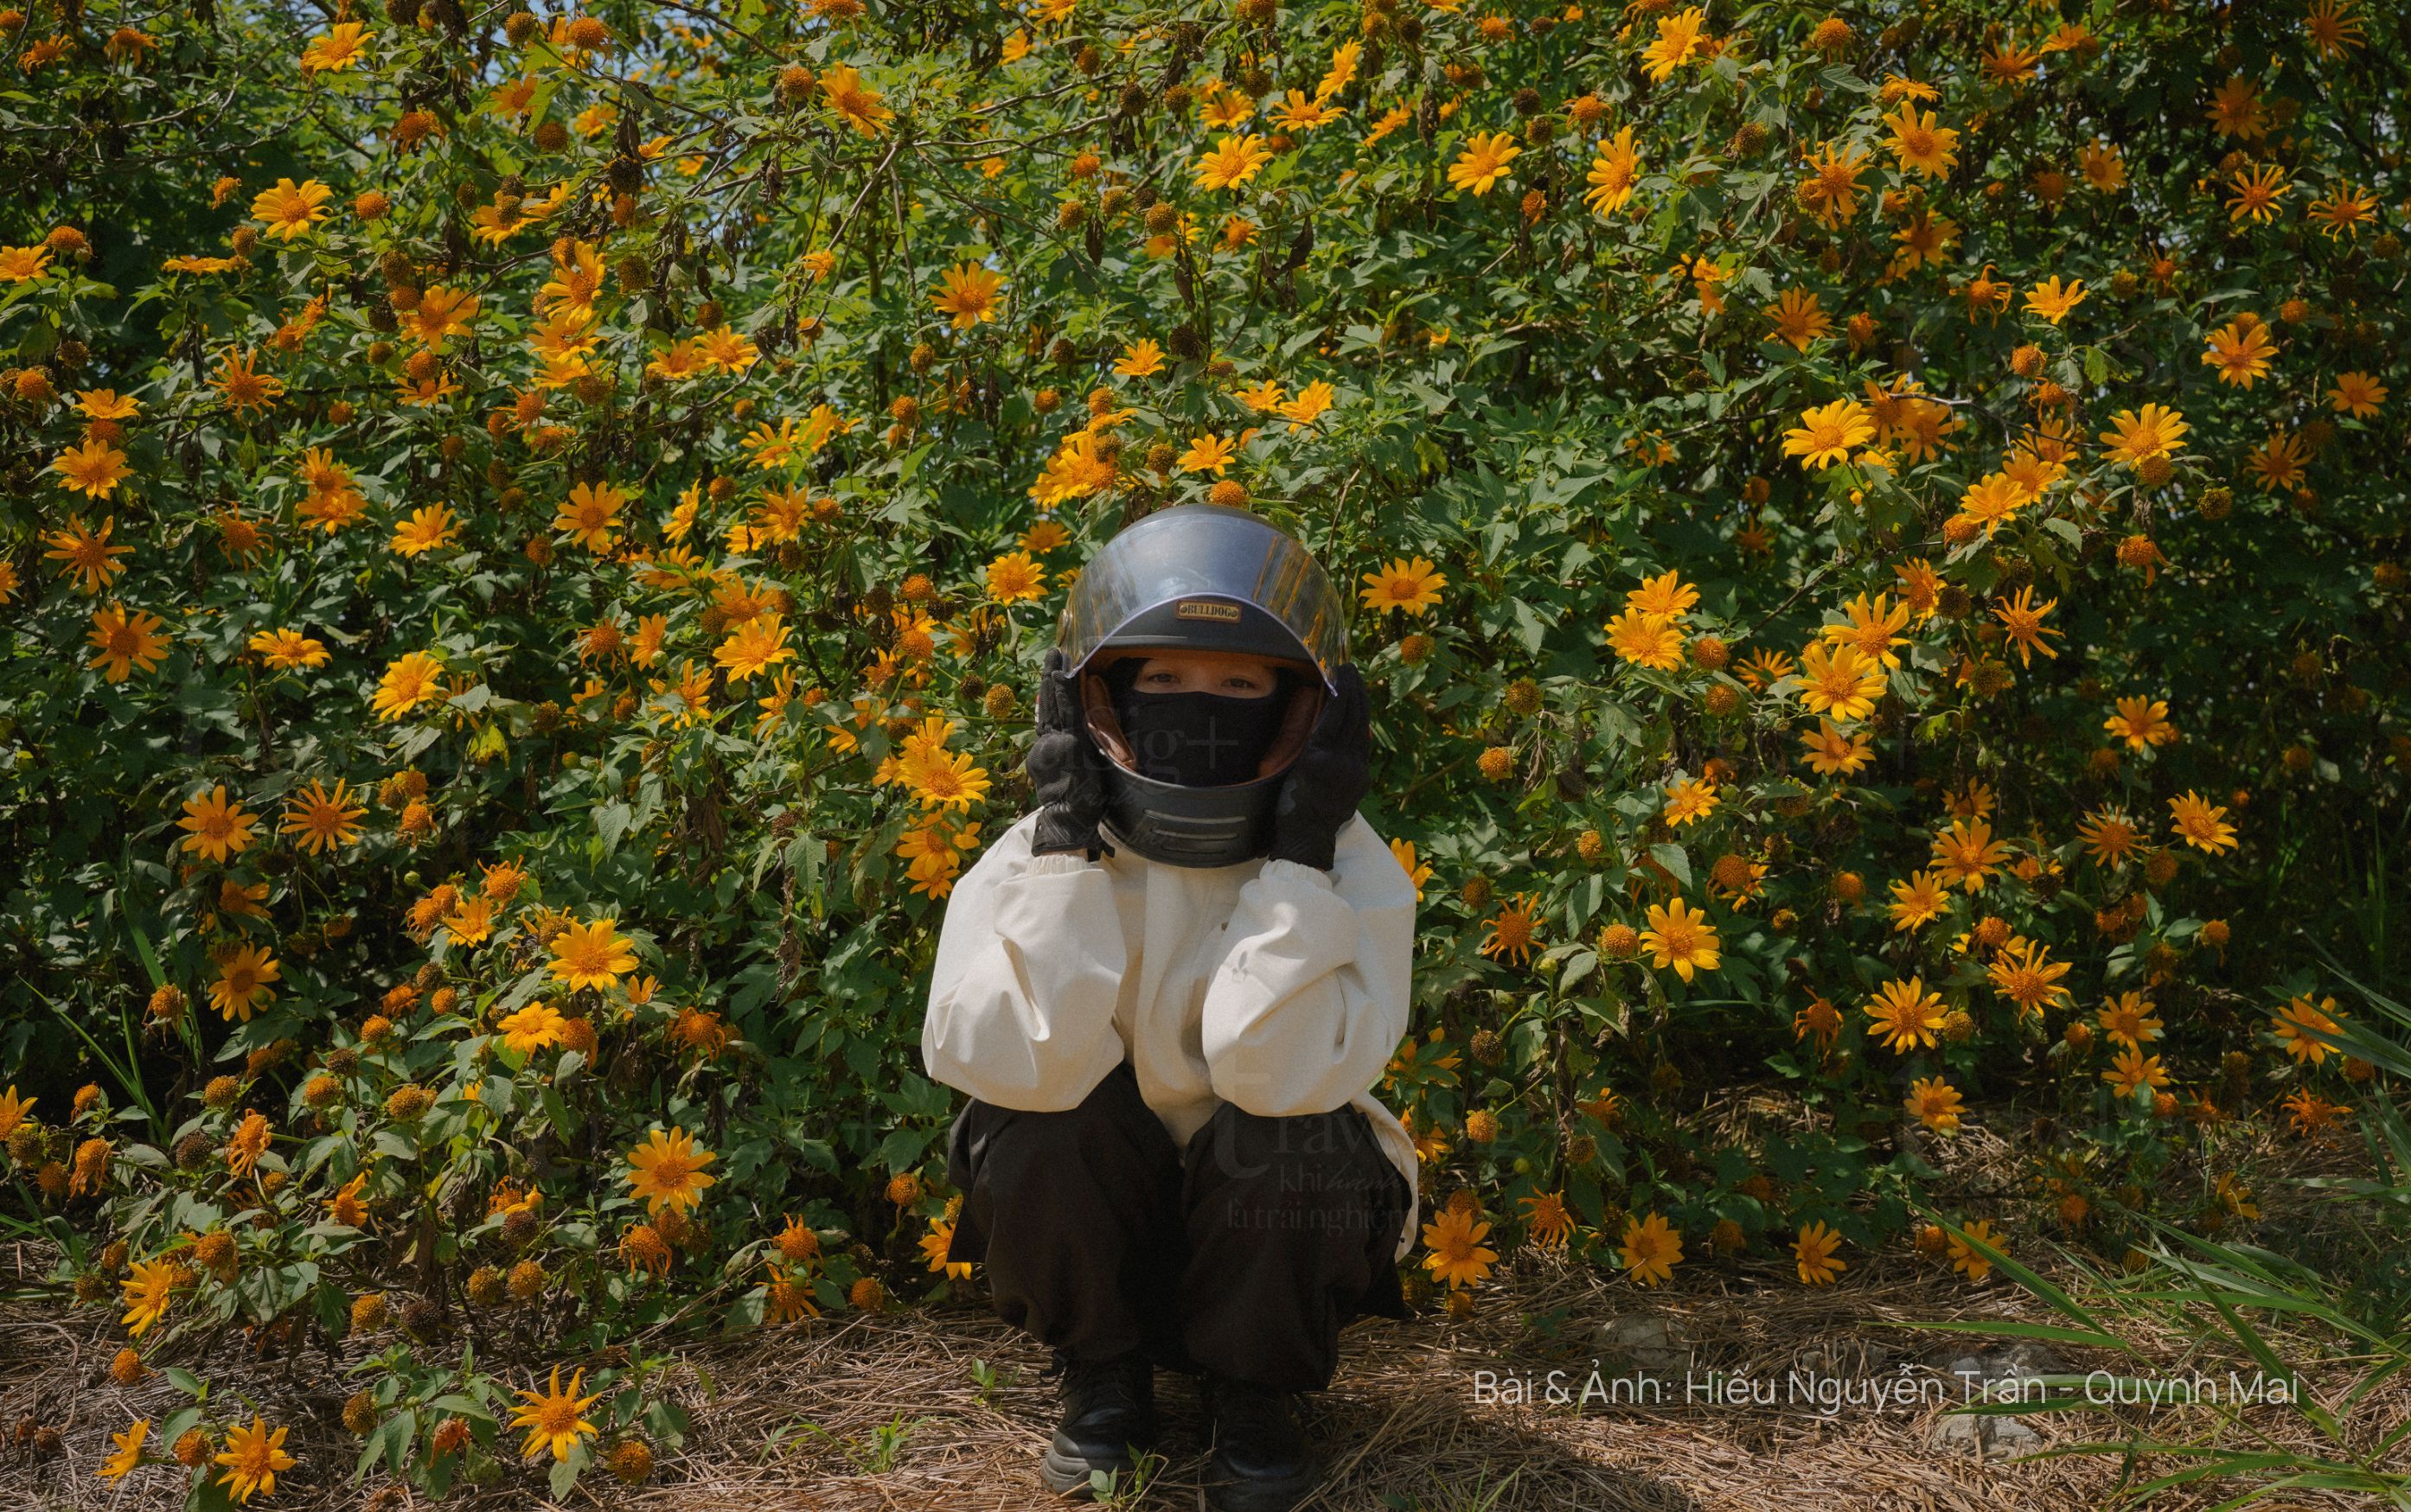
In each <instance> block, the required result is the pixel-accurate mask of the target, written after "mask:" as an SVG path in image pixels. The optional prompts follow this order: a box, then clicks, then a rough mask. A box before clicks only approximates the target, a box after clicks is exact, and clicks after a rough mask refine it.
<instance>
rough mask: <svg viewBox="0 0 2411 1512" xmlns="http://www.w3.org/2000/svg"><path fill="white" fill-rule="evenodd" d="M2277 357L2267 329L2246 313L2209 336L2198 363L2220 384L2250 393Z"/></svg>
mask: <svg viewBox="0 0 2411 1512" xmlns="http://www.w3.org/2000/svg"><path fill="white" fill-rule="evenodd" d="M2276 356H2277V343H2276V342H2275V341H2274V340H2272V338H2271V337H2270V335H2269V327H2267V326H2265V325H2263V324H2262V323H2261V321H2260V319H2259V317H2258V316H2257V315H2254V314H2252V313H2249V312H2246V313H2243V314H2242V315H2239V316H2237V317H2236V318H2235V319H2233V320H2230V321H2228V323H2227V324H2226V325H2224V326H2221V327H2218V329H2216V330H2214V331H2212V332H2211V333H2210V341H2209V343H2208V344H2207V345H2206V346H2205V347H2204V348H2203V350H2202V354H2201V360H2202V364H2203V365H2204V366H2205V367H2208V368H2210V369H2212V370H2213V371H2215V372H2216V373H2217V374H2218V381H2219V382H2220V383H2222V384H2234V385H2237V386H2239V387H2242V388H2246V389H2249V388H2250V387H2251V386H2252V385H2253V383H2254V381H2255V380H2257V379H2258V378H2260V377H2261V376H2263V375H2264V374H2266V373H2267V372H2268V371H2269V365H2270V364H2271V363H2272V362H2273V361H2275V360H2276Z"/></svg>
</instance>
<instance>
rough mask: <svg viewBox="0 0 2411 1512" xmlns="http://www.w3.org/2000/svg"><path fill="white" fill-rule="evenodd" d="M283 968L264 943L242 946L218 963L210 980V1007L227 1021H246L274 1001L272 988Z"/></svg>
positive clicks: (246, 1022)
mask: <svg viewBox="0 0 2411 1512" xmlns="http://www.w3.org/2000/svg"><path fill="white" fill-rule="evenodd" d="M283 972H284V967H282V966H281V965H280V964H279V963H278V962H277V959H276V957H275V956H273V955H271V954H270V953H269V952H268V950H267V948H266V947H265V946H260V945H242V946H238V947H237V948H236V949H235V950H234V952H232V953H230V954H228V955H227V956H226V959H225V960H224V961H222V962H220V963H219V965H218V979H217V980H216V981H212V982H211V983H210V1006H211V1007H212V1008H214V1009H216V1010H218V1012H219V1013H220V1014H222V1015H223V1016H225V1017H226V1019H227V1020H228V1021H229V1022H236V1021H239V1022H241V1023H244V1024H248V1023H250V1022H251V1016H252V1015H253V1014H254V1013H256V1012H257V1011H259V1010H260V1009H262V1008H264V1007H266V1006H267V1005H268V1004H270V1003H272V1002H274V1001H276V992H275V989H274V988H272V987H270V986H269V985H268V984H269V983H270V982H271V981H278V980H279V979H280V978H281V977H282V975H283Z"/></svg>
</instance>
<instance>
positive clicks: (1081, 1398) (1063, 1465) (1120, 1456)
mask: <svg viewBox="0 0 2411 1512" xmlns="http://www.w3.org/2000/svg"><path fill="white" fill-rule="evenodd" d="M1055 1363H1056V1365H1057V1367H1058V1368H1059V1369H1060V1370H1061V1371H1062V1373H1063V1378H1062V1383H1061V1391H1062V1396H1063V1418H1062V1421H1061V1422H1059V1423H1058V1424H1057V1425H1056V1427H1055V1442H1054V1443H1052V1444H1050V1445H1048V1446H1047V1447H1046V1454H1045V1459H1043V1460H1042V1461H1040V1462H1039V1466H1038V1475H1039V1478H1040V1479H1042V1480H1044V1481H1045V1482H1046V1489H1047V1490H1051V1491H1055V1492H1057V1493H1059V1494H1062V1493H1076V1492H1079V1491H1083V1490H1087V1489H1088V1487H1089V1472H1090V1471H1092V1470H1104V1471H1114V1472H1119V1473H1120V1474H1121V1475H1122V1476H1129V1475H1130V1474H1131V1473H1132V1471H1133V1470H1135V1469H1137V1467H1138V1465H1137V1455H1138V1453H1139V1451H1141V1450H1144V1449H1147V1448H1151V1447H1154V1444H1155V1366H1154V1364H1153V1362H1152V1361H1150V1360H1149V1359H1147V1354H1146V1352H1145V1351H1143V1350H1133V1351H1132V1352H1131V1353H1130V1354H1127V1355H1123V1356H1121V1357H1119V1358H1118V1359H1107V1360H1089V1361H1080V1360H1073V1359H1067V1358H1066V1357H1065V1356H1064V1354H1063V1352H1062V1351H1061V1350H1057V1351H1056V1352H1055Z"/></svg>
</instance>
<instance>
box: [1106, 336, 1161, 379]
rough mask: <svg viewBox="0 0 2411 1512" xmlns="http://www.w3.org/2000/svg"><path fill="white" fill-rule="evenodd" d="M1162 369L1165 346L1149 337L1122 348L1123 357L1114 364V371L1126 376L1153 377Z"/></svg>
mask: <svg viewBox="0 0 2411 1512" xmlns="http://www.w3.org/2000/svg"><path fill="white" fill-rule="evenodd" d="M1114 371H1116V372H1118V373H1120V374H1121V375H1122V376H1123V377H1125V378H1151V377H1153V376H1154V375H1155V374H1157V373H1159V372H1162V371H1163V348H1162V347H1161V346H1158V345H1157V344H1156V343H1155V342H1153V341H1152V340H1150V339H1148V338H1147V337H1141V338H1139V340H1137V341H1135V342H1132V343H1131V344H1130V345H1128V346H1126V347H1124V348H1122V355H1121V359H1120V360H1119V361H1118V362H1116V363H1115V364H1114Z"/></svg>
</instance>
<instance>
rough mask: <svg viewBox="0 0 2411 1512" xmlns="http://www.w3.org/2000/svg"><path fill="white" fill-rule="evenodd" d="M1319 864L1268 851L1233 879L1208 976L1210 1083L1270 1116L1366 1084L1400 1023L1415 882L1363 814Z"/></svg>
mask: <svg viewBox="0 0 2411 1512" xmlns="http://www.w3.org/2000/svg"><path fill="white" fill-rule="evenodd" d="M1334 862H1335V865H1334V866H1333V868H1332V870H1331V871H1328V872H1325V871H1322V870H1320V869H1318V868H1316V867H1313V866H1308V865H1303V864H1301V863H1298V862H1294V861H1279V860H1268V861H1266V862H1265V863H1264V866H1263V868H1262V869H1261V870H1260V871H1259V872H1258V873H1257V874H1256V875H1255V876H1254V877H1252V878H1250V879H1249V880H1248V881H1247V883H1246V884H1245V885H1244V886H1242V887H1241V888H1240V889H1239V896H1238V901H1237V903H1236V904H1235V906H1234V907H1233V909H1232V913H1231V919H1230V923H1229V924H1228V925H1227V926H1226V927H1227V928H1228V930H1229V933H1230V938H1231V944H1230V949H1229V951H1228V952H1227V953H1226V954H1225V955H1224V956H1223V958H1222V960H1221V963H1220V965H1219V966H1218V967H1216V969H1215V971H1214V973H1213V975H1212V977H1211V978H1210V979H1209V980H1208V981H1207V984H1206V1002H1205V1008H1204V1014H1203V1018H1204V1041H1205V1042H1204V1046H1203V1048H1204V1052H1205V1055H1206V1069H1207V1073H1208V1076H1209V1078H1210V1080H1211V1082H1212V1083H1213V1087H1214V1092H1215V1095H1216V1096H1217V1097H1220V1098H1221V1099H1222V1100H1223V1101H1225V1102H1230V1103H1235V1104H1237V1105H1238V1106H1239V1107H1240V1108H1241V1109H1243V1110H1245V1111H1246V1112H1251V1113H1258V1114H1262V1115H1264V1116H1266V1117H1288V1116H1291V1115H1293V1114H1298V1113H1322V1112H1331V1111H1332V1110H1333V1109H1335V1108H1337V1107H1339V1106H1341V1105H1342V1104H1344V1103H1346V1102H1347V1101H1348V1100H1349V1099H1351V1098H1354V1097H1355V1096H1356V1095H1357V1094H1359V1093H1363V1092H1367V1091H1369V1090H1371V1088H1372V1086H1373V1083H1375V1082H1376V1081H1378V1080H1379V1079H1380V1078H1381V1071H1382V1069H1383V1068H1384V1067H1386V1066H1387V1065H1388V1064H1389V1061H1390V1057H1391V1055H1392V1054H1395V1052H1396V1051H1397V1048H1398V1041H1399V1039H1402V1038H1403V1037H1404V1036H1405V1034H1406V1032H1407V1018H1408V1010H1409V1007H1410V1000H1409V986H1410V973H1411V971H1412V968H1413V964H1414V952H1415V885H1414V882H1413V880H1412V879H1410V878H1409V877H1408V875H1407V873H1406V868H1405V867H1403V866H1401V865H1398V861H1397V858H1396V857H1395V856H1394V855H1392V854H1391V853H1390V849H1389V847H1388V846H1387V845H1385V844H1383V843H1382V841H1381V838H1380V837H1379V836H1376V835H1375V834H1374V833H1373V827H1372V826H1371V825H1370V824H1368V823H1366V821H1365V820H1364V819H1363V817H1362V816H1359V817H1357V818H1355V819H1352V820H1351V821H1349V823H1348V825H1347V827H1346V828H1344V829H1343V830H1342V831H1341V832H1340V836H1339V846H1338V850H1337V854H1336V856H1335V857H1334Z"/></svg>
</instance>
